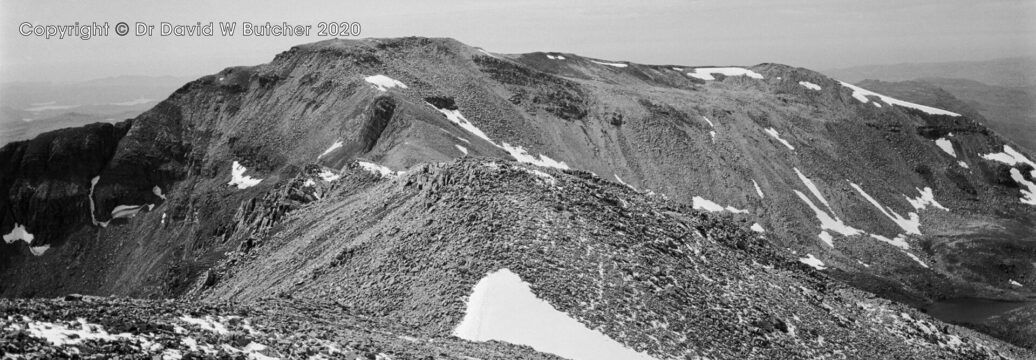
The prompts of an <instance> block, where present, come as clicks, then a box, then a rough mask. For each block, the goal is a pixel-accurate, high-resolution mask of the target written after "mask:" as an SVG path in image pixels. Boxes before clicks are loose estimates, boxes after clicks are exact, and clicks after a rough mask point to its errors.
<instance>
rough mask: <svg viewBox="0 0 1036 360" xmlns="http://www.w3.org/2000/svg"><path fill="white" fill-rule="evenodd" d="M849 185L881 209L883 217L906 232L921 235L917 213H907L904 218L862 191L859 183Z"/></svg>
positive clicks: (919, 219)
mask: <svg viewBox="0 0 1036 360" xmlns="http://www.w3.org/2000/svg"><path fill="white" fill-rule="evenodd" d="M849 186H852V187H853V189H856V191H857V192H859V193H860V195H863V198H864V199H867V201H869V202H870V203H871V205H874V207H876V208H878V210H879V211H881V213H882V214H884V215H885V217H887V218H889V220H892V222H894V223H896V225H899V227H900V228H901V229H903V231H906V232H907V233H908V234H917V235H921V218H920V217H919V216H917V213H914V212H911V213H908V214H907V216H909V218H904V217H903V216H900V215H899V214H898V213H896V212H895V211H894V210H892V208H889V207H886V206H883V205H881V204H880V203H878V201H877V200H875V199H874V198H873V197H871V196H870V194H867V192H866V191H863V188H861V187H860V185H857V184H854V183H853V182H849Z"/></svg>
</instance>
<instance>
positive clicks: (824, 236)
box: [817, 230, 835, 248]
mask: <svg viewBox="0 0 1036 360" xmlns="http://www.w3.org/2000/svg"><path fill="white" fill-rule="evenodd" d="M817 237H818V238H820V241H823V242H824V243H825V244H827V246H830V247H832V248H833V247H835V238H834V237H833V236H831V233H829V232H827V230H821V231H820V234H818V235H817Z"/></svg>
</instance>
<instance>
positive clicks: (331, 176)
mask: <svg viewBox="0 0 1036 360" xmlns="http://www.w3.org/2000/svg"><path fill="white" fill-rule="evenodd" d="M317 176H319V177H320V178H321V179H322V180H324V181H327V182H331V181H335V180H338V179H341V178H342V176H341V175H338V174H337V173H335V172H334V171H331V169H323V170H320V173H318V174H317Z"/></svg>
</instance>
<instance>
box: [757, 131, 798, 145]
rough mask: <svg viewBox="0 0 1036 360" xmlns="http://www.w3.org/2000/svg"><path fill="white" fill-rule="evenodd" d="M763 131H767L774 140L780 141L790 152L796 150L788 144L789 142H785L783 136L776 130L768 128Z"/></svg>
mask: <svg viewBox="0 0 1036 360" xmlns="http://www.w3.org/2000/svg"><path fill="white" fill-rule="evenodd" d="M763 131H766V133H767V134H769V135H770V136H772V137H773V138H774V139H777V141H780V142H781V144H784V146H785V147H787V148H788V150H795V147H794V146H791V144H790V143H788V140H784V139H782V138H781V134H778V133H777V130H776V129H774V128H772V127H771V128H766V129H764V130H763Z"/></svg>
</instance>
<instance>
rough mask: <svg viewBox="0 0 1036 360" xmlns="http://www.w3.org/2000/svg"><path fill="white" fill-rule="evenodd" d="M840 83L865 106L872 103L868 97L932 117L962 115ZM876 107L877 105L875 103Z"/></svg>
mask: <svg viewBox="0 0 1036 360" xmlns="http://www.w3.org/2000/svg"><path fill="white" fill-rule="evenodd" d="M840 83H842V86H845V87H847V88H849V89H852V90H853V97H854V98H856V100H859V101H860V102H861V103H864V104H866V103H868V102H869V101H870V99H868V98H867V97H868V96H876V97H878V98H879V99H881V101H883V102H885V103H886V104H889V105H897V106H902V107H908V108H912V109H917V110H921V111H924V112H926V113H929V114H932V115H949V116H960V114H958V113H955V112H949V111H946V110H943V109H937V108H934V107H931V106H924V105H920V104H915V103H912V102H907V101H903V100H899V99H895V98H892V97H888V96H885V95H881V94H878V93H876V92H873V91H870V90H867V89H864V88H861V87H859V86H856V85H853V84H850V83H847V82H844V81H840ZM875 105H877V103H875ZM878 107H881V106H878Z"/></svg>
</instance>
